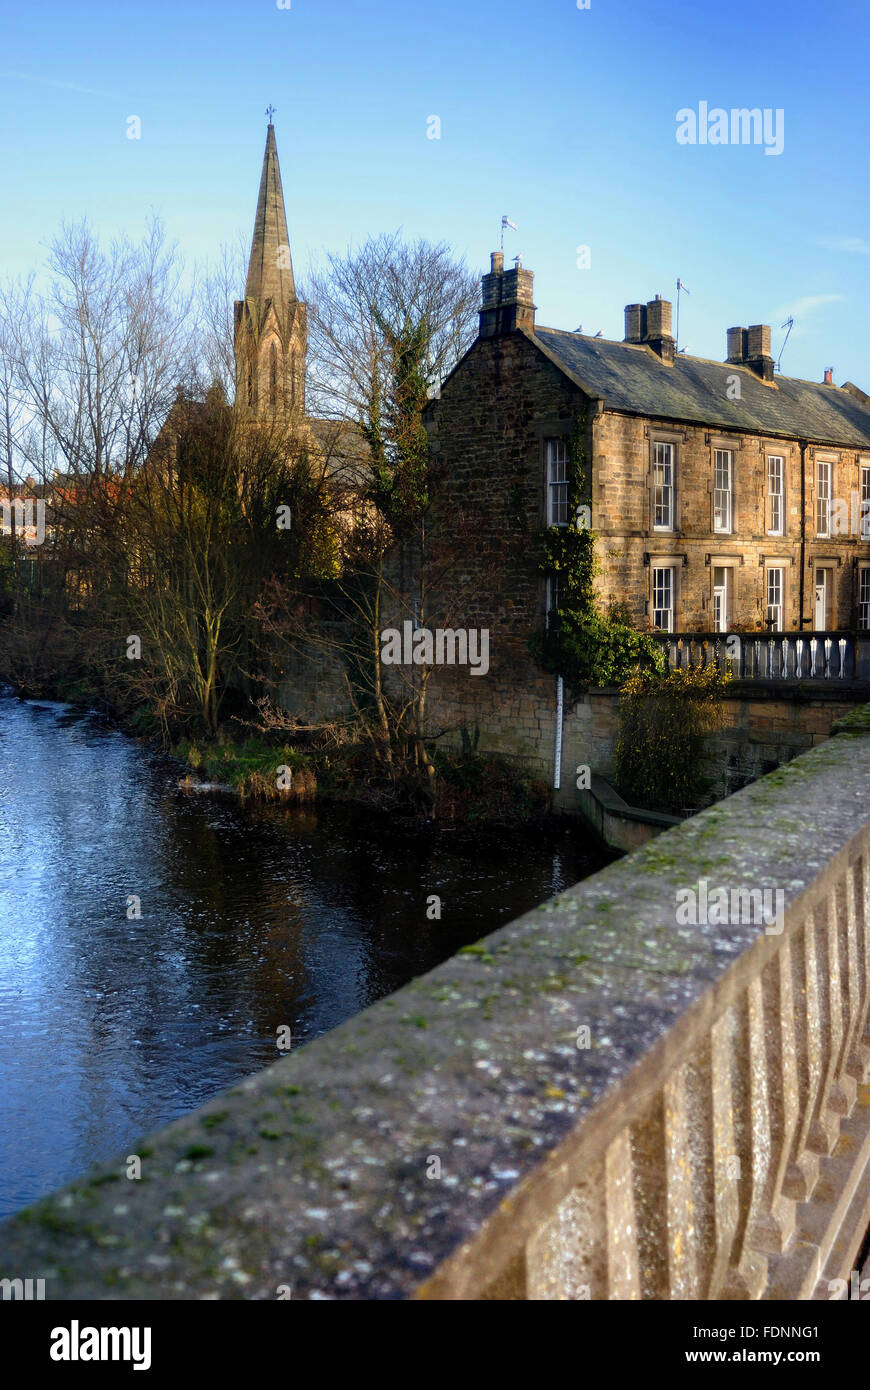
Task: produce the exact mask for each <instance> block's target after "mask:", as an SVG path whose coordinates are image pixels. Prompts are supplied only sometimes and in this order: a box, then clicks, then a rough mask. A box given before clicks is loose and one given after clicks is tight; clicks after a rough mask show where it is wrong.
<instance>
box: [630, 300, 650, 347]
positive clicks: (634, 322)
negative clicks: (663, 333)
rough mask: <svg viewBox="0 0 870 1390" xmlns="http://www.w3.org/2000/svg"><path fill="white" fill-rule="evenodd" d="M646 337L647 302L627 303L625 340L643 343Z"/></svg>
mask: <svg viewBox="0 0 870 1390" xmlns="http://www.w3.org/2000/svg"><path fill="white" fill-rule="evenodd" d="M645 337H646V305H645V304H626V306H625V341H626V342H627V343H642V342H643V340H644V338H645Z"/></svg>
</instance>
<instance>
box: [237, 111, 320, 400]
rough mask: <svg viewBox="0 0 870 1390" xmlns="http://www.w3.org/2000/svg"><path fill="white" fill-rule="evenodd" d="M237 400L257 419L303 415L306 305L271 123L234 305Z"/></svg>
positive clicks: (306, 329) (306, 336)
mask: <svg viewBox="0 0 870 1390" xmlns="http://www.w3.org/2000/svg"><path fill="white" fill-rule="evenodd" d="M233 341H234V348H235V358H236V401H237V403H238V404H239V405H240V406H241V407H242V409H243V410H246V411H247V412H248V413H249V415H250V417H251V418H252V419H255V420H263V421H265V420H274V419H280V418H285V419H286V418H289V417H291V416H293V417H295V418H296V419H299V420H301V419H302V418H303V417H304V415H305V354H306V349H307V345H308V326H307V312H306V306H305V305H304V304H303V303H302V302H301V300H299V299H298V298H297V295H296V286H295V283H294V280H293V263H292V261H291V258H290V239H289V236H288V234H287V215H286V212H285V210H284V193H283V190H282V188H281V170H280V168H279V165H278V148H277V145H276V144H275V127H274V126H273V125H272V123H271V121H270V122H269V128H268V130H267V132H266V151H265V154H264V155H263V172H262V175H261V176H260V196H259V198H258V199H257V215H256V218H255V221H254V236H253V240H252V241H251V257H250V261H249V263H248V278H247V282H246V284H245V297H244V299H243V300H237V301H236V305H235V328H234V340H233Z"/></svg>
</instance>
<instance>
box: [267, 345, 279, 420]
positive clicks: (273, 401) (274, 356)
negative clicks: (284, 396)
mask: <svg viewBox="0 0 870 1390" xmlns="http://www.w3.org/2000/svg"><path fill="white" fill-rule="evenodd" d="M277 404H278V349H277V348H276V346H275V344H274V343H272V346H271V347H270V348H269V405H270V406H271V407H272V409H273V410H274V409H275V406H276V405H277Z"/></svg>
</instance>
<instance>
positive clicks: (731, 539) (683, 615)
mask: <svg viewBox="0 0 870 1390" xmlns="http://www.w3.org/2000/svg"><path fill="white" fill-rule="evenodd" d="M656 440H660V441H663V442H670V443H673V444H674V445H675V448H676V501H675V512H676V527H675V530H674V532H673V533H665V532H655V531H654V530H653V527H652V520H651V483H652V479H651V447H652V444H653V443H654V442H655V441H656ZM717 448H719V449H728V450H730V451H731V453H732V459H733V516H732V533H731V534H730V535H719V534H716V533H714V530H713V511H712V509H713V455H714V450H715V449H717ZM770 454H777V455H779V456H781V457H782V458H783V460H784V499H783V512H784V527H783V534H782V535H781V536H776V537H775V536H769V535H768V534H767V529H768V526H767V511H766V508H767V503H768V497H767V458H768V455H770ZM817 458H820V459H821V458H824V459H828V460H830V461H831V463H832V469H833V483H832V486H833V495H834V496H835V497H839V498H842V499H843V500H844V501H846V502H847V503H848V504H849V508H850V512H851V498H852V494H853V493H856V492H858V489H859V487H860V473H859V469H860V464H861V462H862V461H863V462H864V463H866V464H870V455H867V454H862V453H860V452H856V451H855V450H854V449H852V450H831V449H823V448H814V447H812V446H808V447H807V449H806V460H805V469H806V486H805V489H804V492H805V496H804V499H803V510H804V518H805V528H806V553H805V566H804V595H803V616H804V618H805V620H806V622H805V626H810V627H812V626H813V622H814V616H815V614H814V602H815V584H814V571H815V569H816V567H823V568H825V569H827V570H828V571H829V573H830V575H831V581H830V582H831V593H830V602H829V606H828V612H827V617H826V622H825V623H824V624H823V626H824V627H826V628H829V629H833V628H848V627H854V626H857V622H858V613H857V607H856V605H857V591H858V590H857V586H858V574H857V569H856V565H855V564H853V561H855V562H858V563H860V564H868V563H870V545H868V543H867V542H864V541H861V540H859V539H858V537H857V536H854V535H844V536H836V537H832V538H829V539H827V540H825V539H819V538H817V537H816V520H815V519H816V498H817V488H816V460H817ZM800 474H801V449H800V445H799V443H798V441H797V440H776V439H771V438H764V437H762V436H754V435H747V434H723V433H721V432H718V431H716V430H710V429H705V428H697V427H694V426H685V427H679V426H676V425H675V424H674V422H673V421H665V420H654V419H643V418H640V417H636V416H629V415H619V414H615V413H613V412H610V411H604V412H602V413H601V414H599V415H597V416H595V418H594V451H593V483H594V488H593V497H592V526H593V529H594V530H595V531H596V532H597V533H598V537H599V539H598V556H599V560H600V563H601V575H600V582H599V588H600V592H601V595H602V599H603V601H604V602H605V603H606V602H607V601H608V600H609V599H611V598H613V599H619V600H624V601H625V602H626V603H627V604H628V607H629V610H630V612H631V614H632V618H633V620H634V622H635V623H636V624H637V625H638V626H645V625H646V624H647V622H649V621H650V620H651V617H652V610H651V598H652V591H651V583H652V577H651V565H653V564H655V563H656V559H657V558H658V559H660V560H661V561H665V560H667V559H674V558H676V559H677V560H678V562H679V563H678V567H677V593H676V611H675V629H676V630H677V631H683V632H685V631H693V630H694V631H710V630H712V628H713V616H712V603H713V570H714V569H715V568H716V567H717V566H720V567H724V568H726V569H728V570H729V575H730V580H731V582H732V595H731V602H730V605H729V619H730V620H731V621H733V624H734V626H735V627H736V628H740V629H745V630H751V629H753V628H756V627H758V628H763V626H764V623H765V617H766V593H765V582H766V581H765V573H766V569H767V568H768V567H770V566H777V567H779V568H782V569H783V570H784V571H785V574H784V582H785V593H784V610H783V623H784V627H785V628H786V629H789V630H797V629H798V628H799V626H800V575H801V569H800V564H801V556H800V534H801V528H800V521H801V478H800ZM850 520H851V518H850ZM645 557H646V558H645Z"/></svg>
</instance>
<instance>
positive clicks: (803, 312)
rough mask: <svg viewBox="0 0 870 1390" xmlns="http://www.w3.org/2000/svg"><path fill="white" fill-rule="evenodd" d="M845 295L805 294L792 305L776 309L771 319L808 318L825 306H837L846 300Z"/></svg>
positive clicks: (793, 301)
mask: <svg viewBox="0 0 870 1390" xmlns="http://www.w3.org/2000/svg"><path fill="white" fill-rule="evenodd" d="M845 298H846V296H845V295H844V294H805V295H804V296H803V297H802V298H801V299H793V300H792V302H791V304H783V305H782V306H781V307H780V308H779V309H774V311H773V313H772V314H771V318H773V319H779V320H780V322H781V321H782V320H783V319H788V318H793V319H801V318H806V316H807V314H811V313H812V312H813V310H815V309H820V308H821V307H822V305H823V304H836V303H837V302H838V301H839V300H841V299H845Z"/></svg>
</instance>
